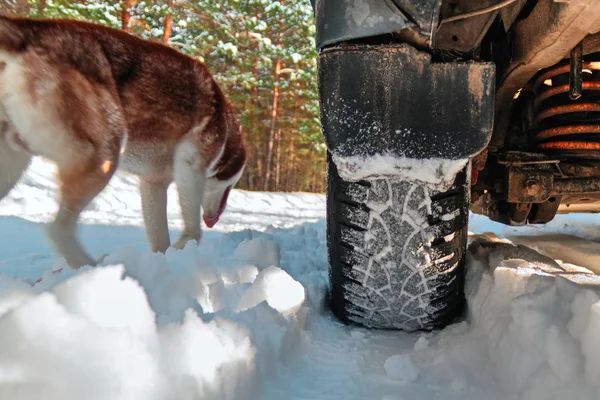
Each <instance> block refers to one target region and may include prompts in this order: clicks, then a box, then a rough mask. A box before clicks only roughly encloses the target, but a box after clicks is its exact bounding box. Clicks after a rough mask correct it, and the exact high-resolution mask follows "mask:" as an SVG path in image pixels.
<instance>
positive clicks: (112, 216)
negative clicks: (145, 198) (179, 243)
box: [0, 158, 325, 232]
mask: <svg viewBox="0 0 600 400" xmlns="http://www.w3.org/2000/svg"><path fill="white" fill-rule="evenodd" d="M55 172H56V168H55V166H54V165H53V164H51V163H49V162H47V161H45V160H43V159H39V158H34V159H33V160H32V164H31V166H30V167H29V169H28V171H27V172H26V173H25V174H24V176H23V178H22V179H21V182H20V183H19V184H18V185H17V187H16V188H15V189H14V190H13V191H12V192H11V193H9V195H8V196H7V197H6V198H5V199H3V200H2V205H1V207H0V216H8V215H18V216H22V217H23V218H26V219H27V220H29V221H34V222H48V221H50V220H51V219H52V218H53V217H54V214H55V212H56V210H57V203H56V200H55V199H56V184H55V182H54V175H55ZM137 188H138V180H137V178H136V177H135V176H133V175H130V174H127V173H124V172H117V174H115V176H114V177H113V178H112V180H111V182H110V183H109V185H108V186H107V188H106V189H105V190H104V191H103V192H102V193H100V195H99V196H98V197H96V198H95V199H94V200H93V202H92V203H91V204H90V205H89V206H88V207H87V209H86V211H84V213H83V215H82V218H83V220H84V221H85V223H87V224H102V225H112V226H115V225H120V226H123V225H132V226H143V220H142V211H141V200H140V196H139V193H138V189H137ZM324 213H325V197H324V196H322V195H318V194H312V193H275V192H269V193H266V192H248V191H244V190H237V189H236V190H233V191H232V192H231V194H230V196H229V200H228V202H227V208H226V210H225V213H224V214H223V215H222V216H221V218H220V220H219V223H218V224H217V225H216V226H215V227H214V228H213V229H211V230H207V231H209V232H212V231H216V232H231V231H232V230H243V229H254V230H260V231H264V230H265V229H266V228H267V227H270V226H273V227H281V228H288V227H292V226H297V225H300V224H303V223H307V222H316V221H317V220H318V219H320V218H323V216H324ZM167 215H168V217H169V227H170V228H171V229H181V228H182V226H183V222H182V220H181V215H180V210H179V197H178V196H177V191H176V187H175V185H174V184H173V185H171V186H170V187H169V191H168V209H167Z"/></svg>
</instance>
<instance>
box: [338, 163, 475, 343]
mask: <svg viewBox="0 0 600 400" xmlns="http://www.w3.org/2000/svg"><path fill="white" fill-rule="evenodd" d="M466 176H467V174H466V172H465V171H462V172H461V173H459V174H458V176H457V177H456V179H455V182H454V183H453V185H452V187H451V188H450V189H449V190H448V191H446V192H439V191H435V190H433V189H431V188H429V187H427V186H425V185H422V184H420V183H417V182H412V181H403V180H394V179H376V180H369V181H361V182H347V181H344V180H343V179H342V178H340V176H339V175H338V173H337V170H336V167H335V164H334V163H333V162H332V161H331V158H329V159H328V181H327V182H328V185H327V236H328V237H327V240H328V251H329V278H330V303H331V307H332V309H333V312H334V313H335V314H336V315H337V316H338V317H339V318H341V319H342V320H344V321H346V322H351V323H356V324H359V325H363V326H366V327H370V328H391V329H402V330H407V331H414V330H418V329H434V328H438V327H443V326H444V325H446V324H448V323H449V322H450V321H451V320H452V318H454V317H455V316H456V315H457V314H458V313H460V311H461V310H462V306H463V304H464V294H463V286H464V265H465V260H464V258H465V253H466V242H467V223H468V181H467V179H466Z"/></svg>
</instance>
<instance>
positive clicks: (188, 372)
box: [0, 161, 600, 400]
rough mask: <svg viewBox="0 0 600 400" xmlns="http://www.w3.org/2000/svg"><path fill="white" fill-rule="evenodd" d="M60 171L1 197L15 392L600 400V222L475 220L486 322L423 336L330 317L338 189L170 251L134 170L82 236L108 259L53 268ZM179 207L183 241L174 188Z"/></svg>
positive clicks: (477, 308)
mask: <svg viewBox="0 0 600 400" xmlns="http://www.w3.org/2000/svg"><path fill="white" fill-rule="evenodd" d="M51 175H52V169H51V168H48V165H47V164H45V163H43V162H41V161H36V163H35V164H34V165H33V166H32V168H31V169H30V171H29V172H28V174H27V176H26V177H25V178H24V179H23V182H22V183H21V184H20V185H19V187H18V188H17V190H15V191H13V193H11V195H10V197H9V198H7V199H5V200H4V201H3V202H2V203H0V234H1V239H2V240H1V242H0V399H5V398H6V399H40V398H44V399H61V400H70V399H82V398H85V399H111V400H112V399H128V400H129V399H142V398H143V399H157V400H158V399H160V400H162V399H175V398H176V399H238V400H240V399H241V400H244V399H248V400H254V399H256V400H287V399H290V400H295V399H298V400H300V399H303V400H320V399H344V400H359V399H360V400H363V399H364V400H371V399H373V400H401V399H403V400H408V399H417V400H421V399H450V400H452V399H461V400H505V399H507V400H512V399H524V400H546V399H549V400H550V399H556V400H558V399H565V398H568V399H569V400H596V399H599V398H600V344H598V342H599V341H598V337H600V279H599V278H598V276H597V275H595V274H594V273H593V272H592V271H596V272H600V216H595V215H582V214H577V215H571V216H567V215H560V216H558V217H557V219H556V220H555V221H554V222H553V223H551V224H549V225H548V226H545V227H528V228H521V229H516V228H512V227H506V226H502V225H499V224H495V223H491V222H490V221H489V220H487V219H486V218H483V217H479V216H473V217H472V218H471V225H470V231H471V232H473V234H472V236H471V238H470V250H469V258H468V271H469V272H468V277H467V287H466V291H467V298H468V303H469V313H468V315H466V316H465V320H464V321H462V322H458V323H456V324H454V325H452V326H449V327H448V328H446V329H445V330H443V331H441V332H435V333H413V334H407V333H403V332H391V331H388V332H383V331H369V330H365V329H361V328H355V327H348V326H344V325H342V324H340V323H339V322H337V321H336V320H335V319H334V318H333V317H332V316H331V315H330V314H329V313H328V311H327V309H326V308H325V306H324V298H325V290H326V285H327V264H326V246H325V223H324V220H323V218H324V212H325V210H324V198H323V196H318V195H309V194H292V195H290V194H287V195H286V194H266V193H250V192H242V191H235V192H234V193H233V194H232V196H231V202H230V205H229V207H228V211H227V212H226V214H225V215H224V218H223V220H222V221H221V222H220V223H219V224H218V225H217V226H216V228H217V230H208V231H205V236H204V239H203V242H202V245H201V246H200V248H199V249H196V248H194V247H193V246H188V247H187V248H186V249H184V250H183V251H180V252H176V251H169V252H167V254H166V255H159V254H150V253H149V252H148V251H147V247H146V242H145V237H144V232H143V229H142V228H141V215H140V208H139V198H138V196H137V193H136V192H135V180H133V179H131V178H129V177H125V176H120V177H118V179H116V180H114V182H113V183H112V184H111V186H110V187H109V188H108V189H107V190H106V191H105V192H103V194H102V195H101V196H100V198H99V199H98V200H97V201H95V202H94V204H93V206H92V207H91V208H90V210H88V211H87V212H86V213H85V215H84V224H83V226H82V227H81V232H80V233H81V235H80V237H81V239H82V241H83V243H84V246H85V247H86V248H88V249H89V250H90V252H92V253H93V255H99V254H102V253H109V254H110V255H109V257H108V258H107V259H106V261H105V265H106V267H100V268H95V269H90V268H84V269H83V270H82V271H80V272H78V273H74V272H72V271H70V270H68V269H63V270H62V271H60V272H55V273H53V272H52V271H53V270H57V269H59V268H63V267H64V265H63V264H62V263H61V262H60V261H57V260H56V259H55V256H54V254H53V253H52V252H51V251H50V249H49V247H48V245H47V242H46V240H45V238H44V237H43V232H42V228H43V225H42V223H43V222H46V221H48V220H49V219H50V217H51V215H52V212H53V211H54V209H55V207H56V205H55V203H54V201H53V196H54V187H53V185H52V183H51V180H50V177H51ZM169 215H170V222H171V224H172V229H173V231H172V236H175V235H176V234H177V229H178V228H179V226H180V222H181V221H180V219H179V216H178V211H177V206H176V196H175V194H174V192H171V193H170V207H169ZM485 232H491V233H488V234H485V235H481V234H482V233H485ZM525 246H527V247H525ZM123 271H124V276H125V277H126V278H124V279H123V278H122V274H123ZM39 277H42V280H41V281H39V282H38V283H36V284H35V285H34V286H32V285H31V283H33V282H34V281H36V280H37V279H38V278H39Z"/></svg>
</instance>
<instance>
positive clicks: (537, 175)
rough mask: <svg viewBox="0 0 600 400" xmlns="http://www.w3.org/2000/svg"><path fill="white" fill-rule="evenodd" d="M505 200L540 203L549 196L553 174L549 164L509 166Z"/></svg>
mask: <svg viewBox="0 0 600 400" xmlns="http://www.w3.org/2000/svg"><path fill="white" fill-rule="evenodd" d="M507 182H508V184H507V191H506V201H507V202H509V203H542V202H544V201H546V200H548V199H549V198H550V196H551V191H552V187H553V183H554V174H553V170H552V167H551V166H549V165H537V166H533V167H518V168H515V167H511V168H508V173H507Z"/></svg>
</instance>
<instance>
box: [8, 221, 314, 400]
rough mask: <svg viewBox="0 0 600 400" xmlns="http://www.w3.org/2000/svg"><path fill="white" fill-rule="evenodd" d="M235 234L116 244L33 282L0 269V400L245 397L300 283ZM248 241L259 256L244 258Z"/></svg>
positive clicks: (277, 346) (298, 314)
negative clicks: (146, 247) (148, 245)
mask: <svg viewBox="0 0 600 400" xmlns="http://www.w3.org/2000/svg"><path fill="white" fill-rule="evenodd" d="M242 235H243V236H246V238H242V237H240V235H232V236H234V237H230V238H225V239H223V240H217V241H213V242H212V243H208V244H206V245H204V246H202V247H201V249H200V251H199V250H197V249H196V248H195V247H194V246H192V245H188V246H187V247H186V248H185V249H184V250H183V251H180V252H176V251H169V252H167V254H166V255H162V254H149V253H143V252H136V251H133V250H123V251H121V252H118V253H116V254H113V255H111V256H109V258H108V259H107V260H106V263H107V264H108V265H107V266H104V267H97V268H89V267H88V268H84V269H82V270H80V271H78V272H75V271H71V270H66V269H65V270H61V271H55V272H54V273H52V272H49V273H47V274H46V275H44V276H43V277H42V279H41V280H39V282H38V283H36V284H35V286H33V287H31V286H30V285H26V284H24V283H22V282H19V281H18V280H15V279H10V278H6V277H1V278H0V337H1V338H2V340H0V398H2V399H9V398H10V399H15V400H18V399H39V398H44V399H61V400H69V399H127V400H130V399H172V398H177V399H194V398H202V399H250V398H256V394H257V391H258V390H259V389H260V382H261V381H260V379H258V376H259V375H260V376H262V377H264V376H268V375H269V374H272V373H273V370H272V369H273V368H274V367H273V366H274V365H275V364H276V363H277V361H278V359H279V358H280V357H283V356H284V355H285V354H287V353H290V352H293V346H292V345H291V344H293V343H297V342H298V340H299V336H298V335H297V333H298V330H299V329H301V328H302V326H303V322H302V321H303V320H302V313H303V312H304V311H303V307H304V300H305V292H304V287H303V286H302V285H301V284H300V283H298V282H297V281H295V280H294V279H292V278H291V277H290V275H289V274H287V273H286V272H284V271H283V270H282V269H280V268H279V267H278V266H277V265H269V266H267V267H265V265H266V264H267V263H266V262H265V260H272V261H276V262H277V263H278V261H279V248H278V246H277V244H275V243H272V242H268V240H267V239H265V238H264V237H261V238H260V239H255V238H252V233H250V232H246V234H242ZM235 236H237V237H235ZM238 243H241V244H239V245H238ZM236 247H237V251H236ZM258 250H260V251H262V253H263V259H262V260H261V261H262V262H259V263H258V264H262V265H254V264H253V263H251V262H248V260H249V259H252V260H256V254H257V253H258ZM234 253H235V254H237V256H231V255H232V254H234ZM207 255H210V257H207ZM290 343H291V344H290Z"/></svg>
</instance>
